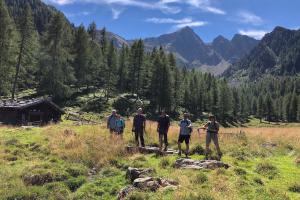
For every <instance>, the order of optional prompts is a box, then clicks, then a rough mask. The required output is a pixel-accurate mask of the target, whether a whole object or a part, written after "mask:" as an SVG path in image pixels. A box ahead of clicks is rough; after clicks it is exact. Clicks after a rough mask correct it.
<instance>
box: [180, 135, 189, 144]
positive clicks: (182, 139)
mask: <svg viewBox="0 0 300 200" xmlns="http://www.w3.org/2000/svg"><path fill="white" fill-rule="evenodd" d="M190 138H191V135H179V138H178V142H179V143H183V141H184V142H185V144H189V143H190Z"/></svg>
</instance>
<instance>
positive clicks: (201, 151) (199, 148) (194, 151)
mask: <svg viewBox="0 0 300 200" xmlns="http://www.w3.org/2000/svg"><path fill="white" fill-rule="evenodd" d="M191 154H199V155H205V149H204V148H203V147H202V146H201V145H199V144H198V145H196V146H194V147H193V148H192V149H191Z"/></svg>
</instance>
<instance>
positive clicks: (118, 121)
mask: <svg viewBox="0 0 300 200" xmlns="http://www.w3.org/2000/svg"><path fill="white" fill-rule="evenodd" d="M170 125H171V123H170V117H169V115H167V113H166V112H165V111H162V112H161V115H160V116H159V118H158V120H157V132H158V135H159V148H160V150H161V151H162V150H163V151H167V150H168V132H169V128H170ZM179 127H180V131H179V137H178V155H179V156H181V155H182V148H181V144H182V143H183V142H185V145H186V150H185V152H184V154H185V156H186V157H188V155H189V144H190V140H191V134H192V132H193V125H192V122H191V120H190V119H189V114H188V113H184V115H183V119H182V120H181V121H180V122H179ZM107 128H108V129H109V130H110V132H111V133H116V134H117V135H120V136H121V137H122V134H123V132H124V128H125V121H124V119H123V118H122V117H121V116H120V115H119V114H117V112H116V110H113V111H112V114H111V115H110V116H109V117H108V120H107ZM201 129H202V130H205V131H206V148H205V159H208V156H209V154H210V148H209V146H210V143H211V141H213V142H214V144H215V147H216V150H217V153H218V159H219V160H220V159H221V157H222V152H221V150H220V146H219V139H218V132H219V123H218V122H217V121H216V117H215V116H213V115H210V116H209V120H208V122H207V123H206V124H204V125H203V126H202V127H200V128H198V129H197V131H198V133H200V130H201ZM132 132H133V133H134V136H135V142H136V144H137V146H138V147H139V146H141V147H145V141H144V134H145V132H146V117H145V115H144V114H143V110H142V108H139V109H138V110H137V114H136V115H135V116H134V119H133V126H132ZM163 145H164V148H163Z"/></svg>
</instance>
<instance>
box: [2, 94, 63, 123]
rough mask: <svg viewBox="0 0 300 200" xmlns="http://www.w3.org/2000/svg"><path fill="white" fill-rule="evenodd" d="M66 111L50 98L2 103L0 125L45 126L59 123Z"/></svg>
mask: <svg viewBox="0 0 300 200" xmlns="http://www.w3.org/2000/svg"><path fill="white" fill-rule="evenodd" d="M62 114H64V111H63V110H62V109H61V108H60V107H59V106H57V105H56V104H55V103H53V102H52V101H51V99H49V98H38V99H30V100H18V101H12V100H7V101H0V123H2V124H9V125H45V124H48V123H50V122H54V123H56V122H59V121H60V120H61V115H62Z"/></svg>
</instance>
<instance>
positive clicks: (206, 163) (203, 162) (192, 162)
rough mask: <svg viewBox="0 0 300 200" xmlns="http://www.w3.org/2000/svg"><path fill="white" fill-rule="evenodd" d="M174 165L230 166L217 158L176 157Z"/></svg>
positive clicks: (196, 167)
mask: <svg viewBox="0 0 300 200" xmlns="http://www.w3.org/2000/svg"><path fill="white" fill-rule="evenodd" d="M174 166H175V168H182V169H217V168H225V169H227V168H229V167H230V166H229V165H228V164H226V163H223V162H221V161H217V160H192V159H186V158H180V159H177V160H176V162H175V165H174Z"/></svg>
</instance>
